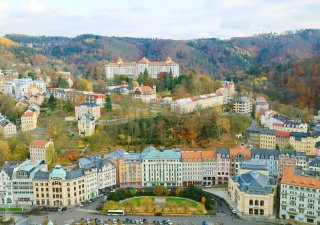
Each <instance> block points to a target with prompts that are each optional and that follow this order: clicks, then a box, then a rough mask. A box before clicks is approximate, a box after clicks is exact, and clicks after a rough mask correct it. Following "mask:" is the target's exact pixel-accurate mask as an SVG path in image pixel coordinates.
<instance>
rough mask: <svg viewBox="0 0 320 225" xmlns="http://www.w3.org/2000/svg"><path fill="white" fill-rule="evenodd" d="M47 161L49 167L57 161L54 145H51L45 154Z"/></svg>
mask: <svg viewBox="0 0 320 225" xmlns="http://www.w3.org/2000/svg"><path fill="white" fill-rule="evenodd" d="M45 159H46V162H47V163H48V166H49V168H53V167H54V166H55V165H56V163H57V153H56V151H55V149H54V145H52V144H51V145H49V147H48V148H47V150H46V155H45Z"/></svg>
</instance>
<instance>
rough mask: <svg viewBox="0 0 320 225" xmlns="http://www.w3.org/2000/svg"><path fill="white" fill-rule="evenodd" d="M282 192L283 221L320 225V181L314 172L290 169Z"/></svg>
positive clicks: (283, 178)
mask: <svg viewBox="0 0 320 225" xmlns="http://www.w3.org/2000/svg"><path fill="white" fill-rule="evenodd" d="M283 174H284V175H283V177H282V179H281V188H280V189H281V191H280V212H279V217H280V218H281V219H288V220H291V221H295V222H296V223H307V224H317V225H318V224H320V181H319V179H318V177H317V176H315V175H314V174H313V173H312V172H311V173H310V172H308V171H304V170H302V169H301V168H299V167H294V166H291V167H288V168H286V169H285V170H284V172H283Z"/></svg>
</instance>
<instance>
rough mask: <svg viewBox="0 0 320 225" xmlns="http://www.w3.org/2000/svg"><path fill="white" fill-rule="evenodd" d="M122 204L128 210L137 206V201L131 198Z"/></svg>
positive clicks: (132, 209)
mask: <svg viewBox="0 0 320 225" xmlns="http://www.w3.org/2000/svg"><path fill="white" fill-rule="evenodd" d="M123 204H124V206H125V207H126V208H127V209H129V211H134V210H135V209H136V208H137V207H138V204H137V202H136V201H133V200H128V201H125V202H124V203H123Z"/></svg>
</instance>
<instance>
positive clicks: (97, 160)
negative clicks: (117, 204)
mask: <svg viewBox="0 0 320 225" xmlns="http://www.w3.org/2000/svg"><path fill="white" fill-rule="evenodd" d="M79 166H80V168H83V169H84V170H87V169H89V170H90V169H91V168H96V173H97V181H96V182H97V188H98V192H99V193H104V192H105V191H106V190H108V189H111V188H114V187H115V186H116V184H117V181H116V166H115V164H114V163H113V162H111V161H110V160H107V159H103V158H101V157H100V156H99V155H94V156H89V157H87V158H80V159H79ZM92 186H94V184H93V185H92ZM89 198H90V197H89Z"/></svg>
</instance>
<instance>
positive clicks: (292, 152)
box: [280, 149, 306, 157]
mask: <svg viewBox="0 0 320 225" xmlns="http://www.w3.org/2000/svg"><path fill="white" fill-rule="evenodd" d="M287 154H288V155H290V156H297V157H306V153H305V152H298V151H295V150H291V149H283V150H280V155H287Z"/></svg>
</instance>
